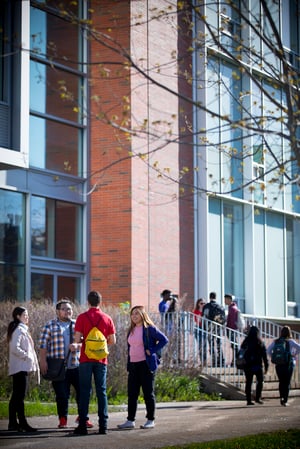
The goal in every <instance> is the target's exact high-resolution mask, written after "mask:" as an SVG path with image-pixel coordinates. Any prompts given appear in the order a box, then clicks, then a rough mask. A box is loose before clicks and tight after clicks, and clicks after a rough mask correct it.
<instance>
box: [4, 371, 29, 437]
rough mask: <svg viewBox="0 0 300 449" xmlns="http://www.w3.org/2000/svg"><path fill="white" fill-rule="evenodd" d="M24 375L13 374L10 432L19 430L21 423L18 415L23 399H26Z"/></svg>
mask: <svg viewBox="0 0 300 449" xmlns="http://www.w3.org/2000/svg"><path fill="white" fill-rule="evenodd" d="M22 379H23V374H22V373H20V372H19V373H16V374H13V376H12V380H13V386H12V395H11V398H10V401H9V405H8V416H9V421H8V429H9V430H18V427H19V423H18V421H17V413H18V404H19V402H20V400H22V399H21V398H22V397H23V401H24V397H25V392H24V385H23V381H22Z"/></svg>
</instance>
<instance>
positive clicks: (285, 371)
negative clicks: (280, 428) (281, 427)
mask: <svg viewBox="0 0 300 449" xmlns="http://www.w3.org/2000/svg"><path fill="white" fill-rule="evenodd" d="M281 340H282V341H283V343H284V344H285V346H287V361H286V363H282V364H276V365H275V370H276V374H277V376H278V379H279V396H280V404H281V405H283V406H284V407H286V406H288V399H289V392H290V384H291V379H292V375H293V371H294V367H295V366H296V355H297V354H299V353H300V345H299V344H298V343H297V342H296V341H295V340H293V339H292V334H291V329H290V327H289V326H283V328H282V329H281V332H280V337H279V338H278V339H276V340H274V341H273V342H272V343H271V344H270V346H268V349H267V354H268V355H269V356H270V357H271V356H272V352H273V349H274V347H275V344H276V342H278V341H281Z"/></svg>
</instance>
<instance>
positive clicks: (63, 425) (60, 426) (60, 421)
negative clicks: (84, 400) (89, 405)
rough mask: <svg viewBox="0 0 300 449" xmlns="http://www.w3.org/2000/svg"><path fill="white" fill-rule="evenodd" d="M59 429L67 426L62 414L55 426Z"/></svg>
mask: <svg viewBox="0 0 300 449" xmlns="http://www.w3.org/2000/svg"><path fill="white" fill-rule="evenodd" d="M57 427H58V428H59V429H65V428H66V427H68V424H67V418H65V417H64V416H62V417H61V418H59V423H58V426H57Z"/></svg>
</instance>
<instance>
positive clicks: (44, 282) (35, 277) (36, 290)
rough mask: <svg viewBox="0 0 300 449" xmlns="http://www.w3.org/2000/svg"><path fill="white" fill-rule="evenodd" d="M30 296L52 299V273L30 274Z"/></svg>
mask: <svg viewBox="0 0 300 449" xmlns="http://www.w3.org/2000/svg"><path fill="white" fill-rule="evenodd" d="M31 298H32V299H48V300H49V301H52V300H53V275H51V274H41V273H32V274H31Z"/></svg>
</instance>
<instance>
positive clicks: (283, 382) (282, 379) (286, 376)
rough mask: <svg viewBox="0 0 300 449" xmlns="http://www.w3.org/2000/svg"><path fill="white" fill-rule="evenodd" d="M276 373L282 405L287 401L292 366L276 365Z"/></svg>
mask: <svg viewBox="0 0 300 449" xmlns="http://www.w3.org/2000/svg"><path fill="white" fill-rule="evenodd" d="M276 373H277V376H278V379H279V394H280V401H281V403H282V404H283V405H284V404H286V403H287V401H288V398H289V392H290V383H291V378H292V375H293V366H292V365H291V366H288V365H276Z"/></svg>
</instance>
